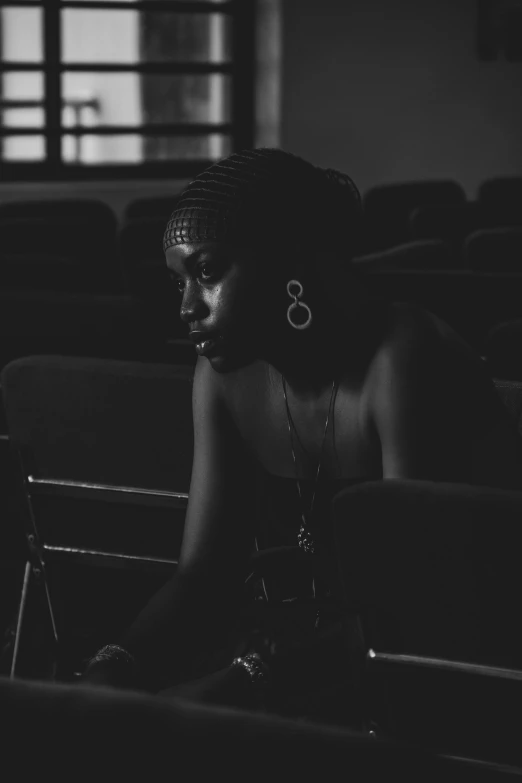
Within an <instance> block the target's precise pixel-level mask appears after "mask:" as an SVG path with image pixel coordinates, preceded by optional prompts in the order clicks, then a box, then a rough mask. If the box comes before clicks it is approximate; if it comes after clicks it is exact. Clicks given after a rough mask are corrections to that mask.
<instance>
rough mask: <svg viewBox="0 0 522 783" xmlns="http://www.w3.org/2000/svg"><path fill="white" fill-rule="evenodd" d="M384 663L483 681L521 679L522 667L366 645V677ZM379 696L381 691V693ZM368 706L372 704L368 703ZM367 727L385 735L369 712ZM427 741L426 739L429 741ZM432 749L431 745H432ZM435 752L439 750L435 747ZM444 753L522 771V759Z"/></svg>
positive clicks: (490, 766)
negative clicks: (508, 761)
mask: <svg viewBox="0 0 522 783" xmlns="http://www.w3.org/2000/svg"><path fill="white" fill-rule="evenodd" d="M380 666H384V667H386V668H390V669H391V672H392V676H393V672H397V673H400V672H401V671H404V670H408V669H409V670H410V671H411V670H414V669H420V670H424V671H426V672H428V673H429V672H431V673H433V672H440V673H442V674H448V675H452V674H453V675H463V676H464V677H466V678H469V680H470V681H471V680H472V679H473V678H480V679H481V680H483V681H487V680H489V681H497V682H502V681H504V682H505V681H508V682H512V683H522V671H521V670H518V669H511V668H505V667H502V666H489V665H484V664H478V663H469V662H464V661H453V660H447V659H444V658H435V657H429V656H421V655H408V654H396V653H389V652H376V651H375V650H373V649H371V648H370V649H369V650H368V651H367V653H366V671H365V674H366V677H367V678H368V680H371V677H372V673H373V671H374V670H375V668H376V667H377V670H378V667H380ZM381 696H382V694H381ZM370 710H371V707H370ZM368 727H369V728H368V730H369V733H370V734H371V735H372V736H384V733H385V732H381V730H380V727H379V726H378V725H377V724H376V723H375V722H373V721H372V717H371V714H370V716H369V720H368ZM428 744H429V743H428ZM432 749H433V748H432ZM436 752H438V753H439V752H440V749H437V750H436ZM442 754H443V756H445V757H447V758H455V759H457V758H458V759H461V760H466V761H467V762H469V763H471V764H472V765H473V766H478V767H484V768H485V769H489V770H492V771H493V770H496V771H498V772H505V773H509V774H516V775H518V776H519V775H522V761H517V762H516V763H512V762H510V763H508V764H506V763H504V761H503V760H501V759H498V760H492V759H486V758H484V759H483V758H475V757H473V758H471V757H469V756H468V755H466V756H465V757H463V756H460V755H459V756H456V755H454V754H453V753H451V752H450V753H448V752H447V750H444V751H442Z"/></svg>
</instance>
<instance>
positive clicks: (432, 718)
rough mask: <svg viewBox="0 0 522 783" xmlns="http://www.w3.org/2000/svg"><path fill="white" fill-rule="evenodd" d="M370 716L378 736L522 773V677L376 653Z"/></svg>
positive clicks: (371, 665)
mask: <svg viewBox="0 0 522 783" xmlns="http://www.w3.org/2000/svg"><path fill="white" fill-rule="evenodd" d="M365 685H366V695H367V701H366V711H367V719H368V723H369V725H371V726H372V727H373V730H374V731H375V732H376V734H377V735H380V736H381V737H388V738H393V739H396V740H401V741H404V742H412V743H415V744H416V745H420V746H424V748H426V749H430V750H433V751H436V752H438V753H445V754H451V755H455V756H460V757H462V756H464V757H467V758H472V759H476V760H481V761H483V762H488V763H490V764H505V765H510V766H511V767H514V768H515V769H517V770H518V774H522V744H521V743H520V735H521V733H522V716H521V713H520V709H519V706H518V705H519V704H520V699H521V697H522V671H521V670H518V669H506V668H503V667H492V666H483V665H477V664H470V663H466V662H462V661H450V660H445V659H440V658H427V657H422V656H416V655H394V654H390V653H379V652H378V651H374V650H369V651H368V654H367V656H366V670H365Z"/></svg>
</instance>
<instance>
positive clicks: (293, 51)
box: [281, 0, 522, 198]
mask: <svg viewBox="0 0 522 783" xmlns="http://www.w3.org/2000/svg"><path fill="white" fill-rule="evenodd" d="M283 9H284V16H283V84H282V91H283V103H282V139H281V144H282V146H283V147H284V148H285V149H288V150H291V151H293V152H296V153H297V154H300V155H303V156H304V157H306V158H309V159H310V160H312V161H313V162H315V163H317V164H318V165H329V166H334V167H337V168H340V169H342V170H344V171H346V172H347V173H348V174H350V175H351V176H353V178H354V179H355V181H356V182H357V184H358V185H359V187H360V188H361V190H363V191H364V190H366V189H367V188H369V187H371V186H373V185H376V184H379V183H383V182H395V181H401V180H410V179H422V178H431V177H436V178H438V177H452V178H455V179H457V180H459V181H460V182H461V183H462V185H463V186H464V188H465V190H466V191H467V193H468V196H469V197H470V198H473V197H474V195H475V193H476V189H477V186H478V185H479V183H480V182H481V181H482V180H483V179H486V178H489V177H494V176H499V175H504V176H505V175H508V176H509V175H522V63H508V62H506V61H505V60H504V59H498V60H497V61H494V62H484V61H479V59H478V57H477V54H476V37H477V18H476V16H477V4H476V2H475V0H283Z"/></svg>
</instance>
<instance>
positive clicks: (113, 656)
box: [86, 644, 138, 680]
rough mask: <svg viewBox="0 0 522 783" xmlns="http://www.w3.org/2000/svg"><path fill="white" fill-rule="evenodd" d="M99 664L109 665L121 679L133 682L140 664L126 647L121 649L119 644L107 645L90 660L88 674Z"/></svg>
mask: <svg viewBox="0 0 522 783" xmlns="http://www.w3.org/2000/svg"><path fill="white" fill-rule="evenodd" d="M98 663H108V664H109V665H110V667H111V670H113V671H114V672H115V673H116V672H117V673H118V674H119V675H120V677H121V678H124V679H126V680H127V679H128V680H132V679H134V678H135V676H136V674H137V671H138V663H137V661H136V658H135V657H134V656H133V655H131V653H130V652H128V650H126V649H125V648H124V647H120V645H119V644H106V645H105V646H104V647H102V648H101V649H100V650H98V652H97V653H96V654H95V655H94V656H93V657H92V658H90V660H89V662H88V664H87V669H86V672H88V671H89V670H90V669H91V667H95V666H96V664H98Z"/></svg>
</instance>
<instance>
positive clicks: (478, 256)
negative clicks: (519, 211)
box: [464, 227, 522, 274]
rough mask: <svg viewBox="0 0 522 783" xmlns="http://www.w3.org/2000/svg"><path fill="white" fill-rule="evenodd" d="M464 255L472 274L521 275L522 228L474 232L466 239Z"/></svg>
mask: <svg viewBox="0 0 522 783" xmlns="http://www.w3.org/2000/svg"><path fill="white" fill-rule="evenodd" d="M464 253H465V257H466V263H467V265H468V266H469V268H470V269H472V270H473V271H474V272H492V273H495V274H504V273H507V274H522V227H521V228H495V229H489V230H484V231H476V232H475V233H473V234H471V235H470V236H469V237H468V238H467V239H466V242H465V246H464Z"/></svg>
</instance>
